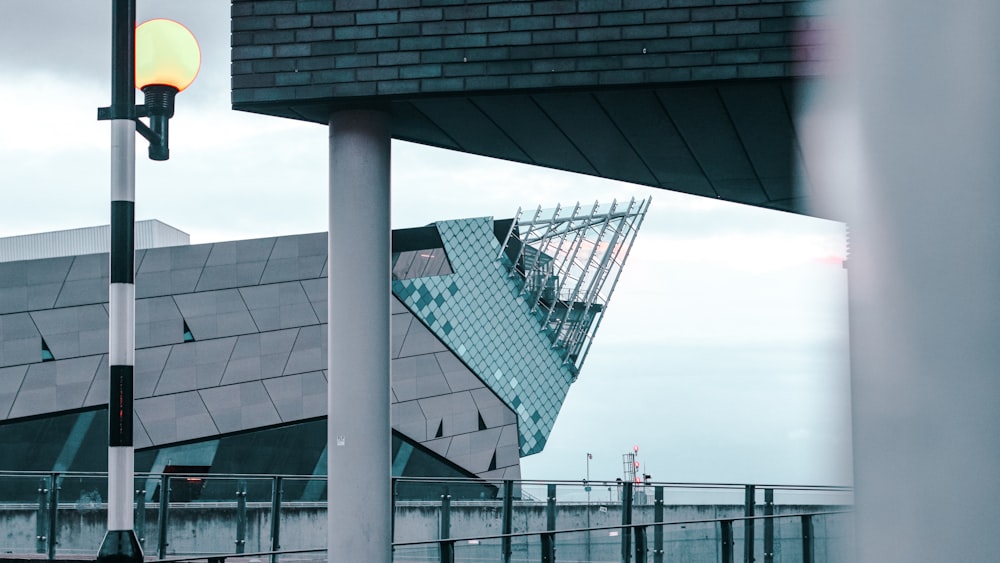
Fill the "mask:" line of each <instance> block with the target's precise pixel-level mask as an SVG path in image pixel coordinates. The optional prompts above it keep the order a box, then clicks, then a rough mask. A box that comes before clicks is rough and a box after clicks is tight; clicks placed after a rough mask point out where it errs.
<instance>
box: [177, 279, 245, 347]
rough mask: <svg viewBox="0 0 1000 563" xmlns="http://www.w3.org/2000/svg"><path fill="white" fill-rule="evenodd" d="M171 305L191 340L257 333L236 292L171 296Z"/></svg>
mask: <svg viewBox="0 0 1000 563" xmlns="http://www.w3.org/2000/svg"><path fill="white" fill-rule="evenodd" d="M174 302H176V303H177V307H178V308H179V309H180V311H181V316H183V317H184V320H186V321H187V323H188V327H189V328H190V329H191V332H192V334H193V335H194V338H195V340H205V339H210V338H219V337H224V336H236V335H240V334H252V333H255V332H258V330H257V325H255V324H254V322H253V318H252V317H251V316H250V311H248V310H247V307H246V304H245V303H244V302H243V297H242V296H241V295H240V292H239V291H238V290H236V289H223V290H219V291H203V292H199V293H188V294H184V295H175V296H174Z"/></svg>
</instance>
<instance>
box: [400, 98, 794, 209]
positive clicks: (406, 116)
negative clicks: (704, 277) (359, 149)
mask: <svg viewBox="0 0 1000 563" xmlns="http://www.w3.org/2000/svg"><path fill="white" fill-rule="evenodd" d="M792 91H793V87H792V85H791V82H790V81H789V80H763V81H757V82H747V81H740V82H732V83H706V84H701V85H694V86H685V87H671V88H667V87H664V88H652V89H639V90H617V91H616V90H605V91H598V92H579V91H577V92H558V91H548V92H541V93H536V94H503V95H476V96H467V97H451V98H434V99H427V98H424V99H411V100H409V101H405V102H403V101H401V102H397V103H396V104H395V105H394V109H393V111H394V114H395V121H394V132H393V133H394V136H395V137H397V138H400V139H403V140H407V141H412V142H417V143H423V144H429V145H434V146H439V147H443V148H449V149H454V150H460V151H463V152H469V153H473V154H480V155H485V156H491V157H495V158H502V159H507V160H512V161H516V162H524V163H527V164H535V165H539V166H546V167H550V168H556V169H560V170H567V171H571V172H578V173H582V174H589V175H596V176H602V177H607V178H613V179H618V180H623V181H627V182H632V183H637V184H643V185H648V186H654V187H659V188H664V189H670V190H675V191H680V192H685V193H690V194H695V195H701V196H706V197H713V198H720V199H724V200H728V201H734V202H738V203H745V204H750V205H756V206H761V207H771V208H776V209H783V210H788V211H796V212H802V211H804V209H803V208H802V205H801V203H800V202H799V201H798V199H797V198H796V197H795V194H794V192H793V182H792V180H793V171H794V170H797V169H801V162H800V161H801V157H800V155H799V151H798V149H797V145H798V142H797V138H796V137H797V135H796V130H795V127H794V125H793V119H792V114H791V108H792V107H793V105H794V104H793V103H792V100H790V99H789V98H790V92H792Z"/></svg>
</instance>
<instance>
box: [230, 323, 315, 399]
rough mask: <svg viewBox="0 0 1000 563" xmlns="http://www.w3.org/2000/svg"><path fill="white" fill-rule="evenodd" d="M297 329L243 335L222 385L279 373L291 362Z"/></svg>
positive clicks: (278, 374) (238, 341)
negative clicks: (290, 356)
mask: <svg viewBox="0 0 1000 563" xmlns="http://www.w3.org/2000/svg"><path fill="white" fill-rule="evenodd" d="M298 334H299V331H298V329H294V328H293V329H288V330H278V331H273V332H264V333H261V334H247V335H244V336H240V337H239V339H238V340H237V341H236V347H235V348H234V349H233V354H232V356H231V357H230V359H229V363H228V365H227V366H226V371H225V374H224V375H223V376H222V384H223V385H229V384H232V383H241V382H244V381H252V380H255V379H266V378H271V377H278V376H280V375H281V374H282V373H283V372H284V369H285V364H287V363H288V356H289V355H290V354H291V352H292V345H293V344H294V343H295V339H296V337H297V336H298Z"/></svg>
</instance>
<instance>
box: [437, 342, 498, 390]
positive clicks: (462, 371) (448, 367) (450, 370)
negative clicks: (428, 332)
mask: <svg viewBox="0 0 1000 563" xmlns="http://www.w3.org/2000/svg"><path fill="white" fill-rule="evenodd" d="M434 357H435V358H436V359H437V361H438V365H439V366H441V371H442V373H443V374H444V377H445V379H447V380H448V387H450V388H451V390H452V391H467V390H469V389H482V388H484V387H485V384H484V383H483V382H482V381H480V379H479V378H478V377H476V374H474V373H472V370H470V369H469V368H467V367H466V366H465V364H463V363H462V362H461V361H460V360H459V359H458V358H456V357H455V356H454V355H453V354H452V353H451V352H438V353H437V354H434ZM488 393H490V394H491V395H492V394H493V392H492V391H488Z"/></svg>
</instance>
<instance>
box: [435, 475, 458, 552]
mask: <svg viewBox="0 0 1000 563" xmlns="http://www.w3.org/2000/svg"><path fill="white" fill-rule="evenodd" d="M440 535H441V540H442V541H441V543H439V544H438V545H439V546H440V548H439V550H440V553H441V563H455V542H453V541H444V540H448V539H449V538H450V537H451V495H450V494H449V491H448V488H447V487H445V489H444V494H443V495H441V534H440Z"/></svg>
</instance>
